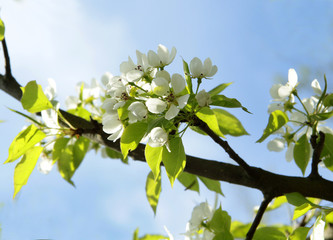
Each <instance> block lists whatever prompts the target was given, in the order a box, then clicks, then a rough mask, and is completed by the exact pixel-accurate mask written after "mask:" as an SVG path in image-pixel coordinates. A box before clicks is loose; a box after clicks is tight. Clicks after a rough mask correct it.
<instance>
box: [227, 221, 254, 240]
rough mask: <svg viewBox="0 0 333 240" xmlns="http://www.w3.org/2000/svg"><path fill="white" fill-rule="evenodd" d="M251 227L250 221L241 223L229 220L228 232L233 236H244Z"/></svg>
mask: <svg viewBox="0 0 333 240" xmlns="http://www.w3.org/2000/svg"><path fill="white" fill-rule="evenodd" d="M250 227H251V223H242V222H239V221H233V222H231V226H230V232H231V234H232V236H233V237H234V238H236V239H237V238H245V237H246V234H247V232H248V231H249V229H250Z"/></svg>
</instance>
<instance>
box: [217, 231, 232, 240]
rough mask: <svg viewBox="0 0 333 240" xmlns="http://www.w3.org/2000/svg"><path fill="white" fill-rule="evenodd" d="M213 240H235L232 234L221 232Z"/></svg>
mask: <svg viewBox="0 0 333 240" xmlns="http://www.w3.org/2000/svg"><path fill="white" fill-rule="evenodd" d="M212 240H234V238H233V236H232V235H231V233H230V232H226V233H225V232H219V233H217V234H215V236H214V238H213V239H212Z"/></svg>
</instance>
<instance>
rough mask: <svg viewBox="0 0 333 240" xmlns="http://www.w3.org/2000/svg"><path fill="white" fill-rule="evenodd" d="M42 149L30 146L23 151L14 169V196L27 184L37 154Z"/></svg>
mask: <svg viewBox="0 0 333 240" xmlns="http://www.w3.org/2000/svg"><path fill="white" fill-rule="evenodd" d="M42 151H43V147H39V146H37V147H32V148H30V149H29V150H28V151H26V152H25V154H24V155H23V158H22V159H21V161H20V162H19V163H18V164H17V165H16V167H15V170H14V196H13V198H15V196H16V194H17V193H18V192H19V191H20V190H21V188H22V187H23V186H24V185H25V184H27V182H28V179H29V177H30V174H31V173H32V171H33V170H34V168H35V166H36V163H37V160H38V158H39V155H40V154H41V152H42Z"/></svg>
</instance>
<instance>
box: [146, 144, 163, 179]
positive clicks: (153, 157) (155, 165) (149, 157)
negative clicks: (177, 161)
mask: <svg viewBox="0 0 333 240" xmlns="http://www.w3.org/2000/svg"><path fill="white" fill-rule="evenodd" d="M162 154H163V147H151V146H149V145H148V144H147V145H146V148H145V158H146V161H147V164H148V166H149V167H150V169H151V171H152V172H153V174H154V176H155V179H157V178H158V176H159V175H160V171H161V167H160V165H161V162H162Z"/></svg>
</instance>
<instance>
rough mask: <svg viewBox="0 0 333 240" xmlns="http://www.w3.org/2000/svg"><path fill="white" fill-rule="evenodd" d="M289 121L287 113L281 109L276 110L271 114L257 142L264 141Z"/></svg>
mask: <svg viewBox="0 0 333 240" xmlns="http://www.w3.org/2000/svg"><path fill="white" fill-rule="evenodd" d="M288 121H289V119H288V116H287V114H286V113H284V112H282V111H281V110H276V111H274V112H272V113H271V114H270V115H269V119H268V124H267V126H266V128H265V130H264V133H263V135H262V136H261V138H260V139H259V140H257V142H263V141H264V140H265V139H266V138H267V137H268V136H269V135H271V134H272V133H274V132H275V131H277V130H279V129H280V128H281V127H283V126H284V125H285V124H286V123H287V122H288Z"/></svg>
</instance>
